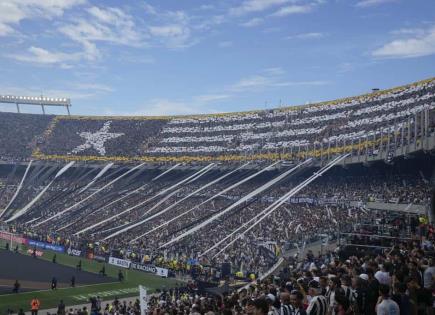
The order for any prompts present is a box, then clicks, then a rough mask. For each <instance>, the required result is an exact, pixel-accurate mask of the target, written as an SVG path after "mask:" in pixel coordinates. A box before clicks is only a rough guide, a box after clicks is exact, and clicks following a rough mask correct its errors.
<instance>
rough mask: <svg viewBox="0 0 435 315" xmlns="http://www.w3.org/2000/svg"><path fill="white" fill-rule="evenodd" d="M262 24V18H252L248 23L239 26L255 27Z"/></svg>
mask: <svg viewBox="0 0 435 315" xmlns="http://www.w3.org/2000/svg"><path fill="white" fill-rule="evenodd" d="M263 22H264V19H263V18H252V19H250V20H249V21H246V22H244V23H242V24H240V25H241V26H244V27H255V26H258V25H260V24H262V23H263Z"/></svg>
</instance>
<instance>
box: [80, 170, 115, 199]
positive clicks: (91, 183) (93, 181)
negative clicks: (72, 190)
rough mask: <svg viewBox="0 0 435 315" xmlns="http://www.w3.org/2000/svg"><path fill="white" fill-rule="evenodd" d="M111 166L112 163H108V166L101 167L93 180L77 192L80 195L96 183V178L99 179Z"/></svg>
mask: <svg viewBox="0 0 435 315" xmlns="http://www.w3.org/2000/svg"><path fill="white" fill-rule="evenodd" d="M112 166H113V163H109V164H107V165H106V166H105V167H103V169H102V170H100V171H99V172H98V174H97V175H96V176H95V177H94V179H93V180H91V181H90V182H89V183H88V184H87V185H86V186H85V187H83V188H82V189H81V190H80V191H79V194H81V193H82V192H84V191H86V190H87V189H88V188H89V187H91V186H92V185H93V184H94V183H95V182H96V181H97V179H98V178H100V177H101V176H103V175H104V173H106V172H107V171H108V170H109V168H111V167H112Z"/></svg>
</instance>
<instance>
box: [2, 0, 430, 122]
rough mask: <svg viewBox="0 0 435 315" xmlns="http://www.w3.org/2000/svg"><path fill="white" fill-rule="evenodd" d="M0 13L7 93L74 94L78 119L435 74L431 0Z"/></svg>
mask: <svg viewBox="0 0 435 315" xmlns="http://www.w3.org/2000/svg"><path fill="white" fill-rule="evenodd" d="M0 12H2V14H1V16H0V41H1V50H0V94H18V95H26V96H38V95H41V94H43V95H45V96H48V97H70V98H71V100H72V103H73V108H72V113H73V114H89V115H160V114H163V115H167V114H191V113H213V112H227V111H242V110H251V109H263V108H266V107H267V108H272V107H278V106H280V104H281V105H282V106H285V105H299V104H306V103H308V102H316V101H322V100H330V99H335V98H339V97H345V96H351V95H358V94H362V93H365V92H367V91H370V89H371V88H374V87H377V88H388V87H393V86H397V85H401V84H406V83H409V82H413V81H417V80H421V79H425V78H428V77H432V76H435V71H434V70H435V1H433V0H412V1H411V0H240V1H230V0H220V1H199V0H183V1H180V0H159V1H139V0H131V1H113V0H107V1H102V0H99V1H96V0H51V1H48V0H0ZM0 110H11V111H12V110H14V107H12V106H6V105H0ZM34 110H37V109H34ZM27 111H29V112H30V111H32V110H31V109H27ZM58 112H59V111H57V110H54V109H52V110H51V113H58Z"/></svg>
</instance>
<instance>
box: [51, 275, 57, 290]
mask: <svg viewBox="0 0 435 315" xmlns="http://www.w3.org/2000/svg"><path fill="white" fill-rule="evenodd" d="M51 289H52V290H56V289H57V279H56V277H53V279H51Z"/></svg>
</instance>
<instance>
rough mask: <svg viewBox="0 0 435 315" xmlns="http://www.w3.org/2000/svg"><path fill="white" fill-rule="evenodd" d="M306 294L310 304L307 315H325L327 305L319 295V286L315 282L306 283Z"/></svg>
mask: <svg viewBox="0 0 435 315" xmlns="http://www.w3.org/2000/svg"><path fill="white" fill-rule="evenodd" d="M308 294H309V295H310V296H311V300H310V304H309V305H308V308H307V315H326V313H327V312H328V303H327V301H326V298H325V297H324V296H323V295H320V285H319V283H318V282H317V281H316V280H311V281H310V282H309V283H308Z"/></svg>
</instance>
